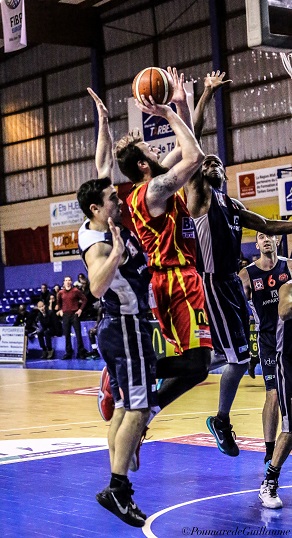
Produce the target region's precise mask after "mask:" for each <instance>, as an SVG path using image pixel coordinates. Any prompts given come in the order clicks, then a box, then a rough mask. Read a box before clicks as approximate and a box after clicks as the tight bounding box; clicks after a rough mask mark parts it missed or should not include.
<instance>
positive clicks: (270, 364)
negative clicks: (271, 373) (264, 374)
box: [264, 357, 276, 366]
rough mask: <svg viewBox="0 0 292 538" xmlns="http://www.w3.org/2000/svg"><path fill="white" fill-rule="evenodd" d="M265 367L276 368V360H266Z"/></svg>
mask: <svg viewBox="0 0 292 538" xmlns="http://www.w3.org/2000/svg"><path fill="white" fill-rule="evenodd" d="M264 365H265V366H276V359H271V358H270V357H269V358H268V359H264Z"/></svg>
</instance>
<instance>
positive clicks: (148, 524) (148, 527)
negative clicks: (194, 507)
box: [141, 486, 292, 538]
mask: <svg viewBox="0 0 292 538" xmlns="http://www.w3.org/2000/svg"><path fill="white" fill-rule="evenodd" d="M286 488H292V486H282V487H281V488H280V489H286ZM258 491H259V488H257V489H247V490H245V491H233V492H231V493H221V494H220V495H211V496H210V497H202V498H201V499H193V500H192V501H186V502H184V503H179V504H174V505H173V506H169V507H168V508H164V509H163V510H160V511H159V512H156V513H155V514H152V516H149V517H148V518H147V519H146V523H145V525H144V527H142V529H141V530H142V532H143V534H145V536H147V538H159V537H158V536H157V535H156V534H154V533H153V532H152V530H151V524H152V523H153V521H155V520H156V519H157V518H159V517H160V516H162V515H163V514H167V512H171V511H172V510H176V509H177V508H181V507H182V506H187V505H189V504H195V503H199V502H202V501H211V500H213V499H221V498H222V497H231V496H232V495H243V494H245V493H255V492H258Z"/></svg>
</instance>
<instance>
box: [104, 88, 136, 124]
mask: <svg viewBox="0 0 292 538" xmlns="http://www.w3.org/2000/svg"><path fill="white" fill-rule="evenodd" d="M129 97H132V88H131V85H130V84H127V85H124V86H118V87H117V88H112V89H111V90H108V91H107V92H106V105H107V108H108V111H109V117H110V118H112V117H115V116H121V115H123V114H128V98H129Z"/></svg>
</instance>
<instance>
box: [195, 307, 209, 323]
mask: <svg viewBox="0 0 292 538" xmlns="http://www.w3.org/2000/svg"><path fill="white" fill-rule="evenodd" d="M194 312H195V318H196V324H197V325H209V322H208V318H207V314H206V312H205V310H203V308H201V309H200V310H194Z"/></svg>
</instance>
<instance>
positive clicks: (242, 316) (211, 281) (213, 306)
mask: <svg viewBox="0 0 292 538" xmlns="http://www.w3.org/2000/svg"><path fill="white" fill-rule="evenodd" d="M223 248H224V247H223V246H222V256H224V251H223ZM202 277H203V284H204V290H205V297H206V307H207V312H208V318H209V323H210V329H211V336H212V341H213V345H214V349H215V350H216V352H218V353H224V354H225V356H226V359H227V362H228V363H238V362H241V363H245V362H246V363H247V362H249V361H250V354H249V313H248V309H247V301H246V298H245V294H244V291H243V286H242V282H241V280H240V278H239V277H238V276H237V274H236V273H234V274H233V275H228V278H226V279H225V280H221V279H218V278H216V277H215V275H214V274H212V273H203V275H202Z"/></svg>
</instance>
